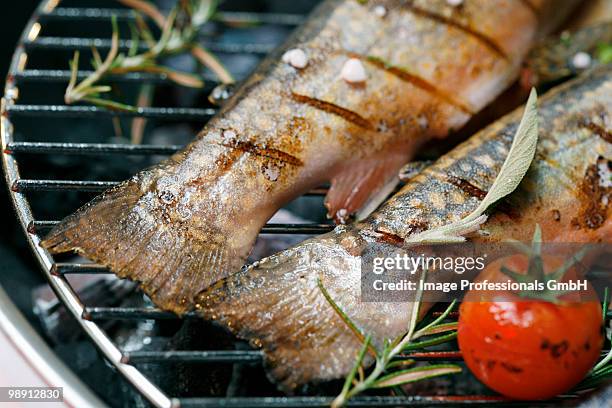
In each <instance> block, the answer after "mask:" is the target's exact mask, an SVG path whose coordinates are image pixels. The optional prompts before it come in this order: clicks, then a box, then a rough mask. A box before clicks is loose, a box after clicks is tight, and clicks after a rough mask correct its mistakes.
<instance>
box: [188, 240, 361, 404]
mask: <svg viewBox="0 0 612 408" xmlns="http://www.w3.org/2000/svg"><path fill="white" fill-rule="evenodd" d="M344 237H349V238H355V239H356V236H355V235H353V234H344V233H343V234H336V233H331V234H326V235H323V236H320V237H317V238H314V239H311V240H307V241H304V242H303V243H301V244H298V245H296V246H294V247H292V248H289V249H287V250H285V251H282V252H279V253H276V254H274V255H272V256H270V257H268V258H264V259H263V260H261V261H260V262H257V263H256V264H253V265H251V266H249V267H248V268H246V269H243V270H241V271H240V272H237V273H235V274H233V275H230V276H228V277H227V278H225V279H223V280H221V281H219V282H217V283H215V284H214V285H212V286H210V287H209V288H207V289H206V290H204V291H203V292H201V293H200V294H199V295H198V296H197V297H196V309H197V310H198V313H199V314H200V316H202V317H203V318H205V319H211V320H215V321H216V322H217V323H218V324H220V325H222V326H225V327H226V328H227V329H229V330H230V331H231V332H233V333H234V334H236V335H237V336H238V337H240V338H243V339H245V340H249V341H250V342H251V343H252V344H253V345H254V346H255V347H261V348H262V349H263V352H264V368H265V370H266V373H267V374H268V377H269V378H270V379H271V380H272V381H273V382H274V383H276V384H277V385H278V386H279V388H280V389H281V390H283V391H284V392H287V393H292V392H294V391H295V389H296V388H298V387H299V386H301V385H303V384H306V383H310V382H318V381H327V380H332V379H336V378H340V377H342V376H344V375H346V374H347V373H348V372H349V370H350V369H351V367H352V365H353V362H354V358H355V355H356V354H357V352H358V350H359V348H360V344H361V343H360V341H361V340H360V338H359V337H357V336H356V334H355V333H354V332H353V331H351V330H350V329H349V328H348V326H347V325H346V323H345V322H344V321H343V320H342V318H341V317H340V316H339V315H338V313H337V312H335V311H334V309H333V308H332V307H331V305H330V303H329V302H328V300H327V299H326V298H325V296H324V294H323V292H322V291H321V289H320V288H319V284H320V285H325V286H326V287H328V288H329V290H330V292H331V293H332V296H333V297H334V299H335V300H337V301H338V302H339V304H340V305H341V307H348V306H350V305H354V304H355V302H356V301H358V298H359V295H358V293H359V291H358V288H357V287H350V288H347V287H345V288H343V289H341V290H338V288H336V287H335V286H336V284H337V283H338V282H340V281H342V282H345V280H346V279H347V278H346V274H351V275H353V278H354V279H350V281H351V282H352V283H354V284H358V283H359V282H360V280H359V279H357V278H356V276H357V274H358V273H359V271H358V270H357V269H356V263H354V262H353V259H354V258H352V257H350V256H349V257H346V256H345V255H346V249H345V248H343V247H342V246H340V245H339V243H338V240H341V239H342V238H344ZM354 245H357V244H356V243H355V244H354ZM332 266H334V267H333V268H331V267H332ZM332 271H342V275H343V277H342V279H338V278H339V276H331V272H332ZM319 281H320V283H318V282H319Z"/></svg>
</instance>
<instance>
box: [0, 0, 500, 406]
mask: <svg viewBox="0 0 612 408" xmlns="http://www.w3.org/2000/svg"><path fill="white" fill-rule="evenodd" d="M58 3H59V1H58V0H44V1H43V2H42V3H41V4H40V6H39V7H38V9H37V11H36V12H35V14H34V16H33V17H32V19H31V20H30V21H29V23H28V25H27V26H26V28H25V30H24V33H23V35H22V38H21V41H20V43H19V44H18V46H17V48H16V51H15V54H14V57H13V61H12V64H11V67H10V72H9V76H8V78H7V82H6V88H5V97H4V99H3V100H2V117H1V134H2V147H3V162H4V166H5V171H6V178H7V182H8V185H9V186H10V189H11V197H12V199H13V201H14V205H15V207H16V210H17V214H18V217H19V220H20V221H21V224H22V226H23V228H24V231H25V233H26V236H27V238H28V241H29V244H30V246H31V248H32V251H33V253H34V254H35V255H36V257H37V259H38V260H39V262H40V264H41V265H42V268H43V271H44V273H45V275H46V278H47V279H48V281H49V283H50V285H51V286H52V288H53V290H54V291H55V292H56V294H57V296H58V297H59V299H60V300H61V302H62V303H63V304H64V305H65V306H66V308H67V309H68V310H69V311H70V312H71V313H72V314H73V315H74V316H75V317H76V318H77V320H78V322H79V324H80V327H81V328H82V329H83V330H84V332H85V333H86V334H87V336H88V337H89V338H90V339H91V340H92V341H93V342H94V343H95V345H96V346H97V348H98V349H99V350H100V351H101V353H102V355H103V356H104V358H105V359H106V360H107V361H108V362H110V363H111V364H112V365H113V366H114V367H115V368H116V369H117V371H118V372H120V373H121V374H122V375H123V376H124V377H125V378H126V379H127V380H128V381H129V382H130V383H131V384H132V385H133V386H134V387H135V388H136V389H137V390H138V391H139V392H140V393H141V394H142V395H143V396H144V397H145V398H146V399H147V400H148V401H149V402H151V403H152V404H153V405H154V406H157V407H164V408H168V407H178V406H181V407H189V406H226V407H297V406H308V407H319V406H327V405H329V403H330V401H331V397H270V398H261V397H258V398H246V397H244V398H243V397H241V398H173V397H172V396H170V395H166V393H164V392H163V391H162V390H161V389H160V388H158V386H157V385H156V384H154V383H153V382H151V381H150V380H149V379H148V378H147V377H146V376H145V375H144V374H143V373H142V372H141V371H139V369H138V368H137V365H138V364H140V363H151V362H155V363H167V362H189V363H193V362H197V363H208V364H213V363H234V364H240V363H258V362H260V361H261V357H262V356H261V353H260V352H259V351H255V350H242V351H240V350H235V351H227V350H222V351H221V350H219V351H138V352H125V351H122V350H120V349H119V347H118V346H117V345H116V344H115V343H113V341H112V340H111V338H110V337H109V336H108V335H107V334H106V333H105V331H104V330H103V329H102V328H101V326H100V325H99V324H98V323H99V322H102V321H108V320H117V321H123V320H144V319H154V320H161V319H176V316H174V315H173V314H171V313H167V312H163V311H161V310H159V309H155V308H127V307H116V308H109V307H96V306H95V305H93V306H92V305H85V304H83V303H82V301H81V299H80V298H79V296H78V295H77V293H76V292H75V290H74V289H73V288H72V286H71V285H70V283H69V282H68V280H67V278H66V276H67V275H70V274H105V273H109V272H108V271H107V270H106V269H105V268H103V267H101V266H99V265H92V264H81V263H67V262H57V261H56V260H55V259H54V258H53V257H52V256H51V255H50V254H49V253H48V252H47V251H46V250H44V249H42V248H41V247H40V246H39V242H40V236H41V234H42V233H44V232H45V231H46V230H48V229H49V228H50V227H52V226H53V225H55V223H57V221H56V220H38V219H34V216H33V212H32V210H31V206H30V201H29V197H28V194H30V193H36V192H41V191H47V192H60V191H77V192H100V191H103V190H105V189H107V188H109V187H112V186H114V185H115V184H116V183H115V182H111V181H94V180H45V179H38V178H36V179H27V178H22V177H21V176H20V171H19V170H20V167H19V164H18V160H17V158H18V157H19V155H22V154H30V155H32V154H39V155H76V156H88V155H117V156H121V157H124V156H145V155H169V154H172V153H174V152H176V151H178V150H180V148H181V146H178V145H126V144H113V143H65V142H57V143H55V142H25V141H16V140H14V135H15V129H14V128H13V126H14V121H15V119H17V118H19V117H24V116H28V117H31V118H36V119H37V120H39V121H41V123H44V121H45V120H46V119H52V118H53V119H54V118H81V119H82V118H88V119H91V120H92V121H94V120H99V119H100V118H103V117H117V116H130V117H132V116H133V117H142V118H156V119H163V120H172V121H202V120H204V121H205V120H207V119H208V118H210V117H211V116H212V115H214V113H215V110H214V109H195V108H183V107H179V108H173V107H149V108H140V109H139V110H138V111H137V112H130V113H126V112H117V111H111V110H108V109H104V108H98V107H93V106H65V105H41V104H29V103H27V104H26V103H23V104H20V103H18V101H19V99H20V95H19V87H20V86H21V85H22V84H28V83H36V84H50V83H66V82H67V81H68V79H69V77H70V72H69V71H65V70H51V69H36V68H32V67H29V66H28V63H27V62H28V58H29V54H31V53H32V54H34V53H36V52H37V51H40V50H45V51H46V52H48V51H49V50H53V51H58V50H63V51H73V50H75V49H88V48H89V47H91V46H92V45H95V46H96V47H97V48H98V49H104V48H105V47H106V48H108V46H109V41H108V40H105V39H100V38H67V37H42V36H38V33H39V32H40V31H41V27H42V26H44V25H45V24H47V23H49V22H57V21H60V22H62V23H66V24H70V23H73V22H77V21H79V22H96V21H97V22H110V18H111V16H113V15H115V16H117V18H118V20H120V21H126V20H130V19H133V18H134V14H133V13H132V12H131V11H129V10H126V9H108V8H102V9H98V8H68V7H58ZM216 18H217V20H218V21H219V22H221V23H228V22H234V23H235V22H242V23H255V22H258V23H264V24H276V25H287V26H293V25H296V24H298V23H300V22H301V21H302V20H303V16H302V15H294V14H271V13H247V12H222V13H220V14H219V15H218V16H217V17H216ZM205 44H206V45H207V47H208V48H210V49H211V50H212V51H213V52H219V53H229V54H259V55H263V54H266V53H267V52H269V51H270V50H271V48H272V47H271V46H270V45H269V44H257V43H255V44H247V43H235V44H227V43H215V42H206V41H205ZM129 45H130V41H123V42H122V43H121V46H122V47H129ZM89 73H91V71H79V73H78V76H79V78H84V77H85V76H87V75H88V74H89ZM204 76H205V79H206V80H207V81H214V78H213V77H212V75H211V74H205V75H204ZM113 81H115V82H118V81H119V82H127V83H152V84H162V85H167V84H169V81H168V78H167V77H165V76H164V75H156V74H144V73H131V74H129V75H122V76H120V77H115V78H111V79H110V82H113ZM324 193H325V189H324V188H321V189H316V190H313V191H311V192H310V193H309V194H310V195H319V196H320V195H323V194H324ZM58 218H59V216H58ZM331 228H332V227H331V226H330V225H327V224H268V225H266V226H265V227H264V229H263V231H262V233H266V234H320V233H324V232H327V231H330V230H331ZM193 317H195V315H194V314H188V315H187V316H186V318H193ZM411 358H414V359H418V360H426V361H432V360H445V361H450V360H460V359H461V356H460V354H459V353H458V352H425V353H414V354H412V355H411ZM498 400H499V399H498V398H496V397H487V396H477V395H462V396H448V395H446V396H438V395H432V396H413V397H410V396H408V397H359V398H355V399H354V401H353V402H352V405H354V406H373V405H376V406H398V405H409V404H415V405H432V404H441V405H453V404H456V403H480V404H487V403H491V402H492V401H498Z"/></svg>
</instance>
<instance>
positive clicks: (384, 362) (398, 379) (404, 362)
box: [318, 271, 461, 408]
mask: <svg viewBox="0 0 612 408" xmlns="http://www.w3.org/2000/svg"><path fill="white" fill-rule="evenodd" d="M425 275H426V273H425V271H423V273H422V275H421V285H420V286H419V288H422V283H423V282H424V280H425ZM318 284H319V288H320V290H321V292H322V293H323V295H324V296H325V298H326V299H327V300H328V302H329V303H330V304H331V305H332V307H333V308H334V310H335V311H336V312H337V313H338V314H339V315H340V317H341V318H342V320H343V321H344V322H346V323H347V325H348V326H349V328H351V330H352V331H353V332H355V331H357V333H358V334H357V335H358V337H359V338H360V339H364V340H363V345H362V347H361V349H360V350H359V353H358V355H357V359H356V361H355V365H354V366H353V368H352V370H351V371H350V373H349V374H348V376H347V377H346V380H345V381H344V386H343V387H342V391H341V392H340V394H339V395H338V396H337V397H336V399H334V401H333V403H332V407H334V408H338V407H342V406H344V405H346V403H347V402H348V400H350V399H351V398H352V397H354V396H356V395H358V394H361V393H362V392H364V391H367V390H370V389H380V388H395V387H398V386H400V385H402V384H407V383H411V382H416V381H420V380H424V379H428V378H432V377H438V376H442V375H449V374H455V373H459V372H461V367H459V366H458V365H454V364H434V365H426V366H421V367H414V368H408V369H404V367H407V366H411V365H413V364H414V361H413V360H410V359H409V358H405V357H404V356H402V353H404V352H406V351H409V350H414V349H419V348H424V347H427V346H431V345H434V344H441V343H443V342H447V341H450V340H452V339H454V338H455V337H456V336H457V332H456V329H457V324H456V322H453V323H442V321H443V320H444V319H446V318H447V317H448V315H449V314H450V312H451V311H452V310H453V308H454V307H455V304H456V301H453V302H452V303H451V304H450V305H449V306H448V307H447V308H446V310H445V311H444V313H442V314H441V315H440V316H439V317H437V318H436V319H434V320H433V321H432V322H431V323H428V324H427V325H425V326H424V327H422V328H418V325H417V322H418V315H419V310H420V306H421V300H422V297H423V291H422V289H419V290H418V292H417V295H416V299H415V301H414V303H413V307H412V314H411V316H410V324H409V326H408V331H407V332H406V333H405V334H404V335H402V336H399V337H397V338H396V339H395V340H388V339H387V340H385V341H384V346H383V348H382V350H380V351H377V350H376V349H375V348H374V347H373V345H372V336H371V335H369V334H368V335H366V336H364V335H363V334H362V333H361V332H359V330H358V329H357V325H356V324H355V323H353V322H352V321H351V320H350V318H349V317H348V315H347V314H346V313H345V312H344V311H343V310H342V308H340V306H338V305H337V304H336V303H335V302H334V300H333V298H332V297H331V295H330V294H329V293H328V291H327V290H326V289H325V287H324V286H323V284H322V282H321V280H320V279H319V281H318ZM432 335H438V336H436V337H434V338H430V339H428V340H426V341H422V342H415V340H417V339H419V338H422V337H425V336H432ZM368 351H370V352H372V353H373V354H374V355H375V356H376V363H375V365H374V368H373V369H372V371H371V372H370V373H369V374H368V375H367V376H366V375H365V374H364V359H365V356H366V354H367V353H368Z"/></svg>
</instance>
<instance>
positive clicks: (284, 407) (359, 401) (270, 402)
mask: <svg viewBox="0 0 612 408" xmlns="http://www.w3.org/2000/svg"><path fill="white" fill-rule="evenodd" d="M575 398H576V397H575V396H567V397H565V398H556V399H554V400H552V401H550V404H551V406H554V405H553V404H555V403H556V404H557V405H559V404H560V403H561V402H566V401H567V400H571V399H575ZM332 401H333V398H329V397H254V398H253V397H250V398H246V397H240V398H179V399H178V402H179V404H180V406H181V408H189V407H198V408H204V407H224V408H315V407H317V408H319V407H320V408H328V407H329V406H330V404H331V402H332ZM453 403H461V404H470V405H484V406H489V405H491V404H494V403H498V404H499V403H503V406H506V407H534V403H533V402H525V401H510V400H507V399H505V398H503V397H497V396H487V395H471V396H464V395H445V396H416V395H415V396H405V397H359V398H354V399H352V400H351V402H350V403H349V405H348V406H349V407H374V406H376V407H406V406H449V405H450V404H453Z"/></svg>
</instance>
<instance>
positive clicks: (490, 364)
mask: <svg viewBox="0 0 612 408" xmlns="http://www.w3.org/2000/svg"><path fill="white" fill-rule="evenodd" d="M496 364H497V361H495V360H489V361H487V369H488V370H493V369H494V368H495V365H496Z"/></svg>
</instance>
